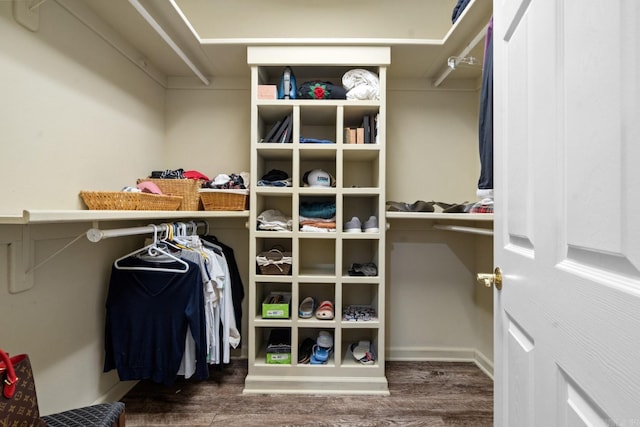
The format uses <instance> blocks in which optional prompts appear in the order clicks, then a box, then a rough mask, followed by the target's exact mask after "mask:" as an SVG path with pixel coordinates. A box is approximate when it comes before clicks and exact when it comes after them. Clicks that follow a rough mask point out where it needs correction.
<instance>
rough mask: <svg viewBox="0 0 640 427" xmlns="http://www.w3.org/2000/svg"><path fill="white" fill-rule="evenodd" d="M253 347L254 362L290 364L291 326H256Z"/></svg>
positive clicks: (274, 364)
mask: <svg viewBox="0 0 640 427" xmlns="http://www.w3.org/2000/svg"><path fill="white" fill-rule="evenodd" d="M270 340H271V345H270V344H269V342H270ZM287 344H288V347H287ZM254 348H255V349H256V354H255V360H256V363H259V364H265V365H270V366H271V365H273V366H278V365H289V366H290V365H291V360H292V359H291V357H292V353H293V347H292V343H291V328H271V327H257V328H256V333H255V345H254ZM287 349H288V351H287Z"/></svg>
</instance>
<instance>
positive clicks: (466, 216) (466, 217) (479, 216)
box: [387, 212, 493, 222]
mask: <svg viewBox="0 0 640 427" xmlns="http://www.w3.org/2000/svg"><path fill="white" fill-rule="evenodd" d="M387 219H416V220H418V219H421V220H448V221H449V220H450V221H481V222H485V221H491V222H493V214H490V213H475V214H474V213H438V212H387Z"/></svg>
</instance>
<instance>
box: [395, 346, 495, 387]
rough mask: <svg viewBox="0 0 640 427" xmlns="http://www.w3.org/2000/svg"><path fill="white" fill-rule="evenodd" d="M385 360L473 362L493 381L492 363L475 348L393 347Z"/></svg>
mask: <svg viewBox="0 0 640 427" xmlns="http://www.w3.org/2000/svg"><path fill="white" fill-rule="evenodd" d="M387 360H389V361H434V362H473V363H475V364H476V365H477V366H478V368H480V369H481V370H482V371H483V372H484V373H485V374H487V376H489V378H491V379H493V361H491V360H490V359H489V358H488V357H487V356H485V355H484V354H482V353H481V352H479V351H478V350H476V349H475V348H447V347H395V348H390V349H387Z"/></svg>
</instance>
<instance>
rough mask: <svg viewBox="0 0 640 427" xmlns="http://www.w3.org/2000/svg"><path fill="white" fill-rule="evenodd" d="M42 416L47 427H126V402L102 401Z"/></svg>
mask: <svg viewBox="0 0 640 427" xmlns="http://www.w3.org/2000/svg"><path fill="white" fill-rule="evenodd" d="M41 418H42V419H43V420H45V421H46V422H47V427H88V426H91V427H124V425H125V414H124V403H122V402H112V403H100V404H98V405H91V406H85V407H84V408H78V409H71V410H69V411H64V412H59V413H57V414H51V415H46V416H43V417H41Z"/></svg>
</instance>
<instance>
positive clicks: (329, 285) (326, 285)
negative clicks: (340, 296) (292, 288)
mask: <svg viewBox="0 0 640 427" xmlns="http://www.w3.org/2000/svg"><path fill="white" fill-rule="evenodd" d="M307 297H311V298H313V299H314V300H315V310H314V312H313V313H312V314H311V317H309V318H302V317H301V316H300V315H299V314H298V318H299V319H300V321H301V322H303V323H312V322H317V321H319V322H322V323H329V324H331V323H332V322H333V321H335V319H337V318H338V317H339V312H338V311H337V308H336V304H337V299H336V284H335V282H311V283H309V282H301V283H299V284H298V305H300V304H301V303H302V301H304V299H305V298H307ZM323 301H330V302H331V304H333V319H330V320H328V319H323V318H322V317H318V316H317V313H316V310H317V309H318V306H319V305H320V304H321V303H322V302H323Z"/></svg>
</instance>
